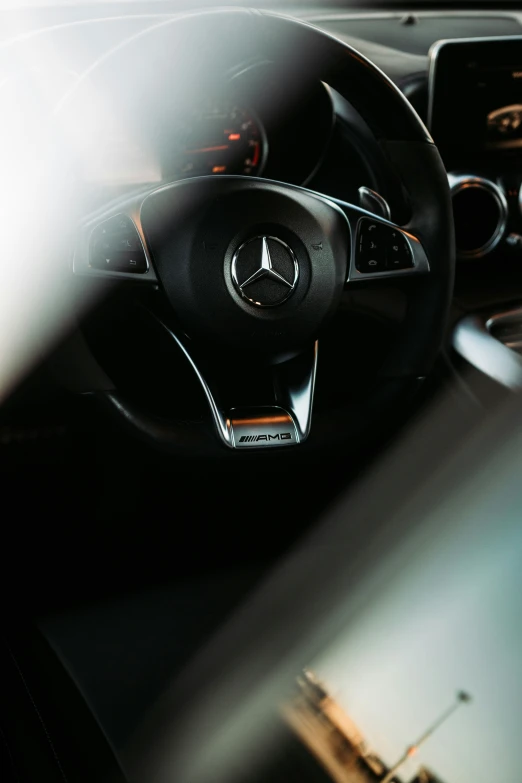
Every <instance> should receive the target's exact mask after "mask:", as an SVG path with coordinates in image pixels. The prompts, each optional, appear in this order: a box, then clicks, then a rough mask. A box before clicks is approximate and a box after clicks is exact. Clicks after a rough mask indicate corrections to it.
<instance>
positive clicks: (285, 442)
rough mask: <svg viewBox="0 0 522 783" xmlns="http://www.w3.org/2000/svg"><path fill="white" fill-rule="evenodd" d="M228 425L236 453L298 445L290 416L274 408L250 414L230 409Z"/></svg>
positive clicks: (256, 410)
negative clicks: (239, 450) (242, 450)
mask: <svg viewBox="0 0 522 783" xmlns="http://www.w3.org/2000/svg"><path fill="white" fill-rule="evenodd" d="M227 425H228V430H229V433H230V440H231V445H232V447H233V448H235V449H252V448H274V447H276V448H277V447H281V446H295V445H296V444H298V443H300V437H299V433H298V432H297V428H296V426H295V422H294V420H293V418H292V416H291V415H290V414H289V413H288V412H287V411H285V410H284V409H283V408H279V407H278V406H275V405H270V406H267V407H265V408H255V409H252V410H250V409H248V408H247V409H243V410H241V409H237V408H233V409H232V410H231V411H230V416H229V418H228V419H227Z"/></svg>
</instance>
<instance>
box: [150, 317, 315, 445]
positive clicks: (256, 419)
mask: <svg viewBox="0 0 522 783" xmlns="http://www.w3.org/2000/svg"><path fill="white" fill-rule="evenodd" d="M151 315H153V317H154V318H155V319H156V321H157V323H158V324H159V325H160V326H161V327H162V328H163V329H164V330H165V331H166V332H167V333H168V334H169V335H170V337H171V338H172V339H173V340H174V342H175V343H176V344H177V346H178V348H179V349H180V350H181V352H182V353H183V354H184V356H185V358H186V359H187V361H188V362H189V364H190V365H191V367H192V369H193V370H194V372H195V374H196V377H197V380H198V382H199V384H200V386H201V389H202V390H203V393H204V395H205V397H206V400H207V403H208V407H209V411H210V415H211V419H212V423H213V425H214V428H215V430H216V433H217V435H218V437H219V438H220V440H221V441H222V443H224V445H225V446H228V447H229V448H232V449H245V448H246V449H252V448H267V447H268V448H274V447H280V446H295V445H297V444H299V443H303V442H304V441H305V440H306V439H307V438H308V435H309V434H310V429H311V425H312V408H313V401H314V390H315V377H316V370H317V352H318V343H317V341H316V342H315V343H314V344H313V345H311V346H309V347H308V348H306V349H304V350H302V351H301V352H300V353H298V354H296V355H295V356H292V357H291V358H289V359H287V360H286V361H283V362H279V363H277V364H274V365H268V366H266V367H264V368H259V372H260V374H261V373H264V374H265V375H268V376H269V380H270V386H271V387H272V390H273V391H272V394H271V395H268V398H267V399H266V400H264V401H262V402H261V404H260V403H259V400H258V401H257V402H256V403H255V404H252V405H248V404H247V405H245V404H244V403H243V404H241V405H237V406H236V405H235V404H234V391H233V389H232V391H231V392H229V394H228V396H229V397H231V399H230V400H225V399H224V396H223V394H222V392H221V388H220V386H221V384H220V379H219V378H218V377H217V376H216V373H215V372H213V370H212V367H211V362H210V361H209V360H208V357H207V358H206V357H205V353H204V352H203V353H202V352H201V351H199V352H198V351H197V350H196V349H195V348H194V346H193V345H192V344H191V341H190V340H188V338H186V337H185V336H184V335H183V334H180V333H178V331H177V330H175V329H173V328H172V327H171V326H170V325H169V324H168V323H167V322H166V321H165V320H164V319H162V318H161V317H159V316H157V315H156V314H154V313H151ZM228 381H229V383H228V385H229V386H230V379H228ZM265 386H266V384H265ZM252 392H253V397H257V398H258V392H257V390H256V389H255V387H253V388H252ZM243 393H244V392H243Z"/></svg>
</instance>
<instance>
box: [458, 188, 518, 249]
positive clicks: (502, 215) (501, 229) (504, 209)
mask: <svg viewBox="0 0 522 783" xmlns="http://www.w3.org/2000/svg"><path fill="white" fill-rule="evenodd" d="M448 182H449V185H450V192H451V197H452V198H453V197H454V196H456V195H457V193H461V192H462V191H463V190H466V189H468V188H478V189H480V190H484V191H485V192H486V193H489V194H490V195H492V196H493V198H494V200H495V202H496V204H497V206H498V212H499V217H498V220H497V225H496V228H495V231H494V232H493V234H492V236H491V239H489V240H488V241H487V242H486V243H485V244H484V245H482V247H478V248H476V249H475V250H459V248H458V247H457V255H458V256H459V258H482V257H483V256H485V255H487V254H488V253H491V251H492V250H494V249H495V248H496V246H497V245H498V243H499V242H500V241H501V239H502V237H503V236H504V233H505V231H506V226H507V220H508V204H507V200H506V197H505V195H504V192H503V190H502V189H501V188H500V187H499V186H498V185H497V184H495V182H492V181H491V180H490V179H486V178H485V177H481V176H475V175H474V174H448Z"/></svg>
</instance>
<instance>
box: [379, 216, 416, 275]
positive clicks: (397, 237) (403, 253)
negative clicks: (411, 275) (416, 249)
mask: <svg viewBox="0 0 522 783" xmlns="http://www.w3.org/2000/svg"><path fill="white" fill-rule="evenodd" d="M381 231H382V233H383V234H385V244H386V267H387V268H388V269H409V268H410V267H412V266H413V256H412V252H411V250H410V246H409V244H408V240H407V239H406V237H405V236H404V234H402V233H401V232H400V231H396V230H394V229H392V228H389V227H388V226H382V227H381Z"/></svg>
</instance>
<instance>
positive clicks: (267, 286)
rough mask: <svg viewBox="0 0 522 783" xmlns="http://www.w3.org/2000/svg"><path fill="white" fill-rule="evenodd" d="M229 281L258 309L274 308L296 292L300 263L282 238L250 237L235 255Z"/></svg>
mask: <svg viewBox="0 0 522 783" xmlns="http://www.w3.org/2000/svg"><path fill="white" fill-rule="evenodd" d="M232 280H233V281H234V285H235V287H236V290H237V291H238V292H239V294H240V295H241V296H242V297H243V298H244V299H246V300H247V301H248V302H251V303H252V304H254V305H256V306H257V307H276V306H277V305H280V304H283V302H286V300H287V299H288V298H289V297H290V296H292V294H293V292H294V291H295V287H296V285H297V282H298V280H299V262H298V260H297V258H296V255H295V253H294V251H293V250H292V248H291V247H290V246H289V245H287V244H286V242H283V241H282V240H281V239H278V238H277V237H270V236H268V237H267V236H259V237H253V238H252V239H248V240H247V241H246V242H243V244H242V245H240V246H239V247H238V249H237V250H236V252H235V253H234V257H233V259H232Z"/></svg>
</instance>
